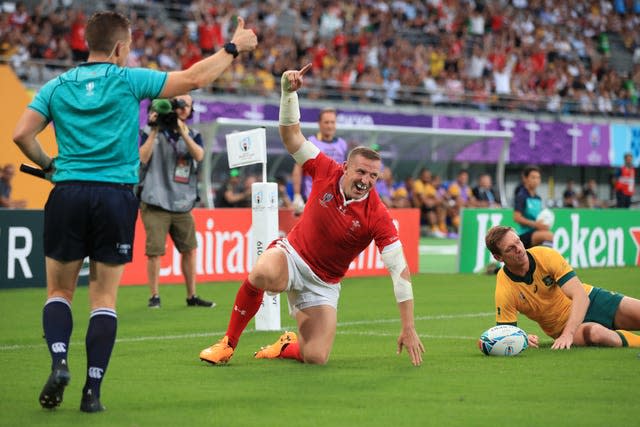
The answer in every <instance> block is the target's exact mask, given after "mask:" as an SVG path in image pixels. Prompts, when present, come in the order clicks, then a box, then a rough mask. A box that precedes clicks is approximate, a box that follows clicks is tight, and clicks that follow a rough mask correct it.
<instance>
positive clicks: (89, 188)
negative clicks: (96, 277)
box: [44, 181, 138, 264]
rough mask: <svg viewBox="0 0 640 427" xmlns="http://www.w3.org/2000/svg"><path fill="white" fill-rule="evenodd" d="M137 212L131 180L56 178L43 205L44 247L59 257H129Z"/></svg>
mask: <svg viewBox="0 0 640 427" xmlns="http://www.w3.org/2000/svg"><path fill="white" fill-rule="evenodd" d="M137 216H138V199H137V198H136V196H135V194H134V193H133V186H131V185H125V184H111V183H102V182H87V181H66V182H59V183H56V186H55V187H54V188H53V190H51V193H50V194H49V199H48V200H47V204H46V205H45V208H44V253H45V255H46V256H48V257H50V258H53V259H55V260H58V261H74V260H79V259H83V258H85V257H86V256H88V257H89V258H91V259H92V260H94V261H99V262H104V263H109V264H125V263H127V262H131V258H132V257H133V239H134V234H135V225H136V218H137Z"/></svg>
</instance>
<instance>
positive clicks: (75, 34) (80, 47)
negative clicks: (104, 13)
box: [69, 10, 89, 63]
mask: <svg viewBox="0 0 640 427" xmlns="http://www.w3.org/2000/svg"><path fill="white" fill-rule="evenodd" d="M72 14H73V16H74V18H73V22H72V23H71V34H70V36H69V46H70V47H71V52H73V62H76V63H77V62H84V61H86V60H87V58H88V57H89V47H88V46H87V42H86V41H85V38H84V33H85V29H86V28H87V18H86V16H85V14H84V13H82V12H81V11H79V10H78V11H72Z"/></svg>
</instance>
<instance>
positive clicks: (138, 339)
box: [0, 312, 493, 351]
mask: <svg viewBox="0 0 640 427" xmlns="http://www.w3.org/2000/svg"><path fill="white" fill-rule="evenodd" d="M488 316H493V312H485V313H463V314H437V315H432V316H416V318H415V320H447V319H465V318H475V317H488ZM384 323H400V319H374V320H356V321H351V322H339V323H338V328H341V327H348V326H359V325H379V324H384ZM295 328H296V326H295V325H288V326H286V327H283V328H282V329H281V331H285V330H292V329H295ZM225 332H226V331H214V332H199V333H192V334H179V335H154V336H142V337H131V338H118V339H116V343H135V342H144V341H160V340H162V341H166V340H181V339H190V338H206V337H219V336H222V335H224V334H225ZM255 332H257V331H254V330H246V331H245V332H244V334H248V333H255ZM337 334H339V335H370V336H396V335H397V334H392V333H384V332H375V331H363V332H357V331H353V332H350V331H341V330H338V331H337ZM420 337H421V338H439V339H475V338H473V337H467V336H444V335H442V336H440V335H420ZM83 342H84V341H77V342H75V341H74V342H72V343H71V345H74V346H76V345H81V344H82V343H83ZM42 345H43V344H42V343H40V344H24V345H23V344H13V345H0V351H12V350H27V349H35V348H41V347H42Z"/></svg>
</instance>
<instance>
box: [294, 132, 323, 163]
mask: <svg viewBox="0 0 640 427" xmlns="http://www.w3.org/2000/svg"><path fill="white" fill-rule="evenodd" d="M318 154H320V149H319V148H318V147H316V146H315V145H313V143H312V142H311V141H309V140H308V139H307V140H306V141H304V142H303V143H302V145H301V146H300V149H299V150H298V151H296V152H295V153H293V154H292V155H291V156H292V157H293V159H294V160H295V161H296V163H297V164H299V165H300V166H302V165H304V162H306V161H307V160H310V159H315V158H316V157H318Z"/></svg>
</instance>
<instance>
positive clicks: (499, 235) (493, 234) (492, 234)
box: [484, 225, 515, 255]
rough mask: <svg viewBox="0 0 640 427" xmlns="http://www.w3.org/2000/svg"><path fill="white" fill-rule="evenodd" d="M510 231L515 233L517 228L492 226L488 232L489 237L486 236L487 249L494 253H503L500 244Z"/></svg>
mask: <svg viewBox="0 0 640 427" xmlns="http://www.w3.org/2000/svg"><path fill="white" fill-rule="evenodd" d="M510 231H513V232H514V233H515V230H514V229H513V228H512V227H506V226H504V225H496V226H495V227H491V228H490V229H489V231H488V232H487V237H485V238H484V244H485V246H486V247H487V249H489V252H491V253H492V254H494V255H501V253H500V248H499V247H498V244H499V243H500V242H501V241H502V239H503V238H504V236H505V235H506V234H507V233H508V232H510Z"/></svg>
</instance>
